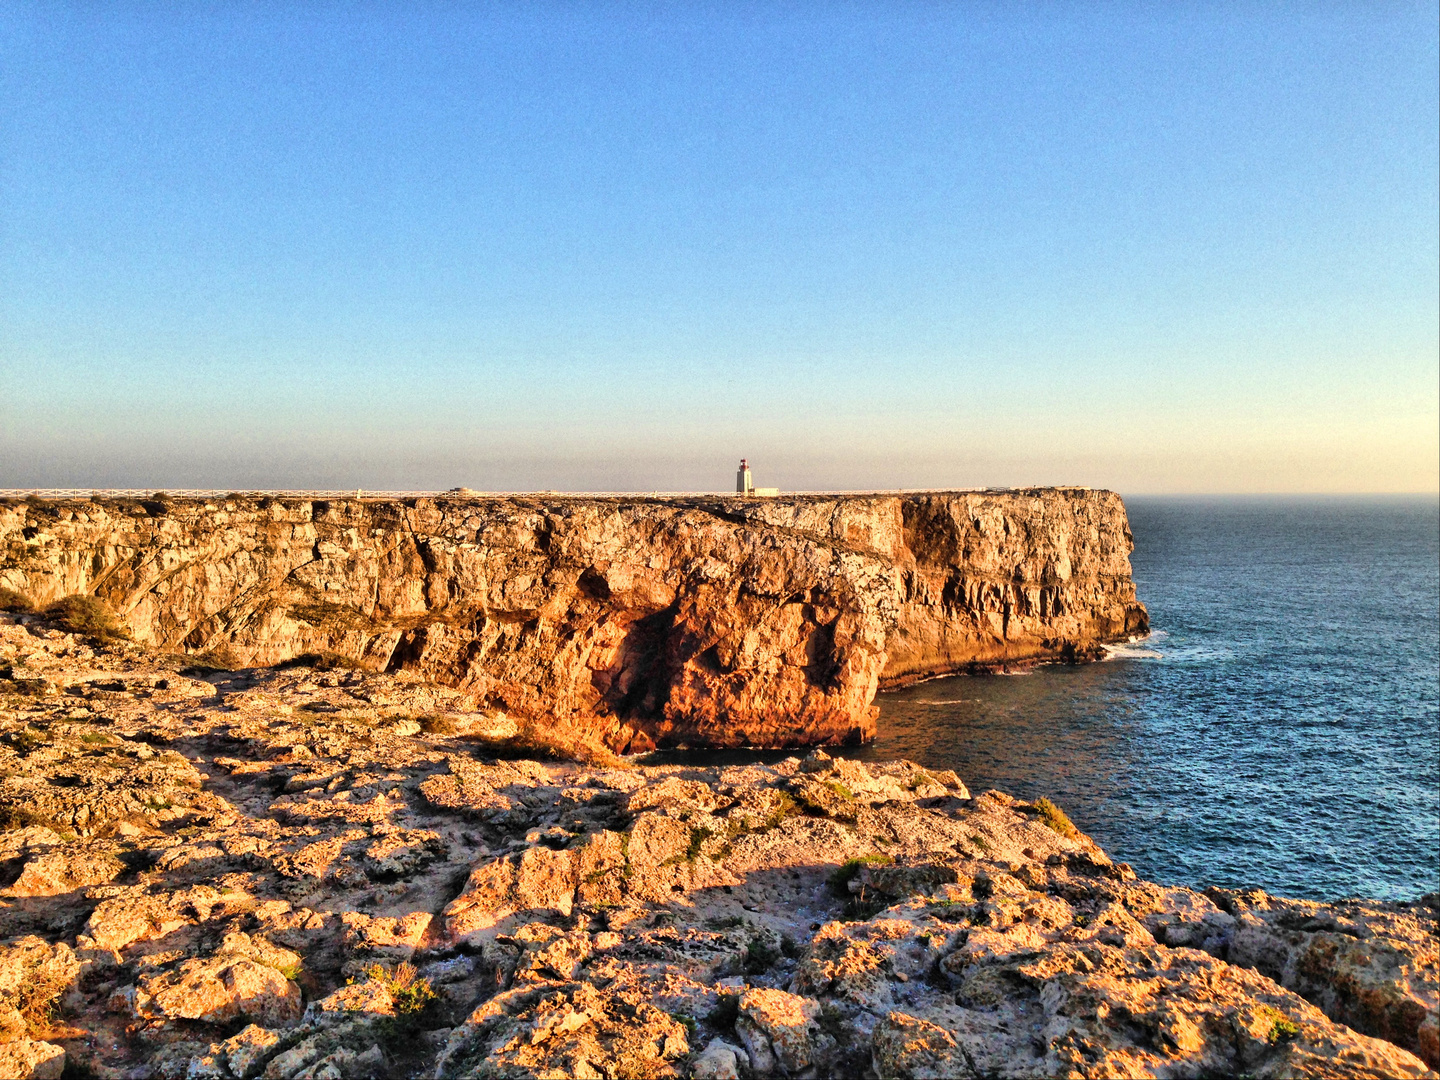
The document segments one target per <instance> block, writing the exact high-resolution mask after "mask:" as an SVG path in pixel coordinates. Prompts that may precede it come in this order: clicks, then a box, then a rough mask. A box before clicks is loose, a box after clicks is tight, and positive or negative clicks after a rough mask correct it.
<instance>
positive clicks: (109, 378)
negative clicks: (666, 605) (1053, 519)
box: [0, 0, 1440, 496]
mask: <svg viewBox="0 0 1440 1080" xmlns="http://www.w3.org/2000/svg"><path fill="white" fill-rule="evenodd" d="M1437 65H1440V28H1437V19H1436V8H1435V5H1434V4H1433V3H1431V4H1425V3H1409V4H1405V3H1402V4H1393V5H1387V6H1384V7H1375V8H1359V7H1347V6H1333V7H1325V8H1302V7H1294V8H1281V7H1268V6H1259V5H1257V6H1253V7H1225V8H1205V7H1202V6H1173V7H1163V6H1162V7H1153V6H1148V7H1147V6H1138V5H1137V6H1123V5H1111V6H1104V7H1102V6H1094V7H1085V8H1065V7H1060V6H1051V7H1027V8H1019V7H1015V8H1011V7H1004V6H983V5H966V6H941V5H933V6H932V5H926V4H920V3H916V4H910V5H885V6H881V5H874V6H870V7H866V6H860V5H856V6H848V7H839V6H831V5H807V4H763V3H756V4H740V5H728V6H712V5H706V4H698V3H697V4H679V5H673V6H659V7H644V8H641V7H629V6H613V5H605V4H594V3H591V4H584V3H581V4H569V5H563V6H561V5H555V6H545V5H531V6H523V7H522V6H519V5H513V6H506V5H496V6H492V7H486V8H463V7H457V6H449V5H433V6H426V5H410V6H401V5H389V4H383V3H381V4H373V5H365V6H362V7H355V8H352V7H347V6H341V5H329V4H316V5H303V6H296V7H283V6H264V5H246V6H241V5H234V6H226V5H211V6H194V7H182V6H174V7H170V6H167V7H163V8H159V7H149V6H141V5H128V6H127V5H123V4H122V5H112V6H105V7H97V6H93V5H82V4H64V3H59V4H51V5H32V4H23V3H15V2H8V0H0V487H3V488H22V487H70V486H75V487H125V488H146V489H150V490H158V489H167V488H214V489H249V488H260V487H265V488H324V489H351V488H356V487H359V488H364V489H375V490H382V489H418V490H443V489H445V488H450V487H455V486H467V487H471V488H475V489H477V490H546V489H550V490H573V491H580V490H595V491H623V490H634V491H660V490H726V489H728V488H729V487H730V486H732V484H733V474H734V467H735V462H736V461H737V460H738V459H739V458H740V457H746V458H748V459H749V460H750V462H751V464H752V466H753V467H754V469H755V471H756V482H757V483H758V484H762V485H766V486H778V487H780V488H782V489H784V490H790V491H798V490H804V489H826V490H834V489H895V488H921V487H978V486H1013V487H1019V486H1026V485H1032V484H1034V485H1049V484H1078V485H1084V486H1091V487H1103V488H1111V489H1114V490H1117V491H1120V492H1122V493H1124V494H1126V495H1127V496H1128V495H1137V496H1138V495H1161V494H1250V493H1276V494H1308V493H1337V494H1339V493H1354V494H1362V493H1382V492H1383V493H1397V494H1399V493H1418V494H1426V495H1429V494H1433V493H1435V492H1440V85H1437Z"/></svg>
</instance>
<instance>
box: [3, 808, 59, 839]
mask: <svg viewBox="0 0 1440 1080" xmlns="http://www.w3.org/2000/svg"><path fill="white" fill-rule="evenodd" d="M31 825H44V826H46V827H47V828H54V827H55V822H53V821H51V820H50V819H49V818H48V817H46V816H45V815H44V814H40V813H36V812H35V811H34V810H31V809H29V808H28V807H24V806H16V805H15V804H14V803H7V804H6V805H4V806H0V832H11V831H12V830H15V829H28V828H29V827H30V826H31Z"/></svg>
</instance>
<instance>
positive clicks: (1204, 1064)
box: [0, 616, 1440, 1080]
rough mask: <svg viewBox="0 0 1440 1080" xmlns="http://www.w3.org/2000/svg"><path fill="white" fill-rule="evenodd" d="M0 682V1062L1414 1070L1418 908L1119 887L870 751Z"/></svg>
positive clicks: (72, 1069) (1116, 869)
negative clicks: (871, 759) (774, 759)
mask: <svg viewBox="0 0 1440 1080" xmlns="http://www.w3.org/2000/svg"><path fill="white" fill-rule="evenodd" d="M0 666H3V667H8V669H9V670H10V672H11V673H12V676H13V674H14V673H15V672H16V671H17V670H23V671H24V672H25V675H24V677H22V678H20V679H16V678H13V677H12V678H0V884H7V883H8V884H7V887H6V889H5V891H4V893H3V894H0V1075H5V1076H9V1075H18V1076H52V1077H53V1076H59V1075H60V1074H61V1072H62V1070H68V1071H67V1075H68V1074H70V1073H73V1074H74V1075H95V1076H103V1077H115V1078H120V1077H134V1078H137V1080H138V1078H141V1077H143V1078H146V1080H151V1078H158V1080H180V1078H182V1077H184V1078H201V1077H207V1078H213V1080H249V1078H254V1077H266V1078H270V1080H302V1078H317V1077H345V1078H351V1077H355V1078H363V1077H374V1078H389V1077H415V1078H420V1077H425V1078H435V1080H460V1078H472V1077H474V1078H478V1077H501V1076H510V1077H524V1076H554V1077H577V1078H578V1077H595V1076H602V1077H627V1078H628V1077H634V1076H649V1077H677V1078H678V1077H687V1076H688V1077H696V1078H709V1080H721V1078H730V1080H741V1078H744V1080H756V1078H761V1077H767V1078H768V1077H816V1078H819V1077H832V1076H833V1077H851V1076H874V1077H877V1078H882V1080H892V1078H893V1080H900V1078H917V1077H952V1076H954V1077H981V1076H993V1075H1005V1076H1012V1077H1052V1076H1060V1077H1075V1078H1081V1077H1093V1076H1147V1077H1176V1076H1242V1075H1243V1076H1259V1077H1267V1076H1269V1077H1328V1076H1336V1075H1343V1076H1347V1077H1362V1078H1363V1077H1375V1078H1379V1077H1432V1078H1433V1077H1434V1076H1435V1073H1434V1072H1433V1071H1432V1070H1433V1068H1434V1065H1435V1064H1436V1056H1435V1049H1434V1042H1433V1038H1431V1037H1430V1035H1429V1034H1428V1033H1433V1031H1434V1030H1435V1017H1436V1010H1437V1006H1440V966H1437V948H1436V940H1437V931H1440V897H1435V896H1431V897H1427V898H1425V899H1424V900H1422V901H1420V902H1417V903H1378V902H1372V901H1345V902H1341V903H1335V904H1320V903H1313V902H1307V901H1295V900H1283V899H1279V898H1276V897H1270V896H1267V895H1265V894H1263V893H1259V892H1256V891H1248V892H1235V891H1227V890H1219V889H1215V890H1210V891H1208V892H1205V893H1201V892H1196V891H1193V890H1191V889H1187V888H1175V887H1165V886H1161V885H1157V884H1154V883H1151V882H1146V881H1143V880H1139V879H1137V876H1136V874H1135V873H1134V871H1133V870H1132V869H1131V868H1130V867H1128V866H1126V865H1124V864H1122V863H1116V862H1114V861H1112V860H1111V859H1110V858H1109V857H1108V856H1107V855H1106V853H1105V852H1104V851H1102V850H1101V849H1100V848H1099V847H1098V846H1096V844H1095V843H1094V842H1093V841H1091V840H1090V839H1089V838H1088V837H1086V836H1084V835H1083V834H1081V833H1079V832H1078V831H1076V830H1075V829H1074V827H1073V826H1072V825H1070V824H1069V823H1068V822H1067V821H1066V820H1065V819H1064V817H1063V815H1060V814H1057V813H1056V811H1055V810H1054V808H1053V807H1051V806H1049V805H1047V804H1042V803H1037V804H1031V803H1027V802H1024V801H1021V800H1017V799H1014V798H1012V797H1010V796H1007V795H1005V794H1003V793H1000V792H985V793H980V794H972V793H971V792H970V791H969V790H967V789H966V786H965V784H964V783H963V782H962V780H961V778H959V777H958V776H956V775H955V774H954V773H951V772H948V771H940V770H932V769H924V768H921V767H920V766H918V765H916V764H914V763H911V762H906V761H894V762H884V763H865V764H862V763H859V762H855V761H850V760H847V759H845V758H840V757H833V758H832V757H830V756H827V755H826V754H825V753H824V752H823V751H816V752H813V753H811V754H809V755H808V756H807V757H805V758H803V759H800V758H795V757H792V758H788V759H786V760H784V761H781V762H778V763H776V764H773V765H755V764H751V765H733V766H727V767H713V768H698V767H685V766H665V767H637V766H629V767H627V766H624V764H623V763H617V762H613V761H611V762H609V763H605V762H600V763H597V764H581V763H577V762H572V761H536V760H527V759H523V758H522V759H516V758H503V757H498V756H497V754H498V753H499V752H500V751H501V750H513V749H514V746H513V744H512V743H511V742H510V741H509V740H510V739H511V737H512V736H511V734H510V733H512V732H513V731H514V724H513V723H511V722H510V721H508V720H507V719H504V718H500V717H497V716H494V715H489V714H484V713H477V712H470V711H467V710H468V709H469V707H470V706H471V705H472V704H473V702H471V701H470V700H469V699H468V697H467V696H466V695H465V694H464V693H463V692H461V691H458V690H454V689H447V688H439V687H433V686H428V685H425V684H421V683H416V682H412V681H408V680H404V679H400V678H397V677H396V676H395V675H390V674H384V673H364V672H357V671H336V670H329V671H326V670H316V669H312V668H308V667H289V668H284V669H278V670H276V669H263V670H252V671H245V672H216V673H211V674H209V675H207V676H205V677H204V678H200V677H198V676H195V675H182V674H180V673H179V672H178V671H177V670H176V668H177V667H178V666H179V664H178V663H177V662H175V661H173V660H171V661H166V660H165V659H163V658H156V657H154V656H151V655H148V654H147V653H146V651H145V650H143V649H141V648H139V647H138V646H135V645H133V644H125V643H121V644H117V645H113V646H109V647H106V648H103V649H99V648H96V647H95V646H94V645H93V644H92V643H88V642H87V641H85V640H84V639H82V638H79V637H77V636H75V635H72V634H66V633H62V632H60V631H58V630H56V629H53V628H50V627H48V626H47V625H46V624H45V623H44V622H43V621H42V620H39V619H36V618H32V617H24V618H17V617H14V616H0ZM89 770H94V772H95V773H96V775H98V776H101V777H104V778H107V783H104V784H93V785H86V784H79V783H76V782H75V778H76V777H77V776H80V775H83V774H84V773H86V772H87V771H89ZM47 791H50V792H53V794H46V793H47ZM21 882H30V883H31V884H30V885H28V886H26V887H23V888H19V887H17V886H18V885H19V884H20V883H21ZM1417 1055H1418V1056H1417ZM1427 1061H1428V1065H1427Z"/></svg>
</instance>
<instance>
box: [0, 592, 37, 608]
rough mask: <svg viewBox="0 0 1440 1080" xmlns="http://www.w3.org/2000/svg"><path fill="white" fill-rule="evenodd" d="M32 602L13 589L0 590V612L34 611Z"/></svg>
mask: <svg viewBox="0 0 1440 1080" xmlns="http://www.w3.org/2000/svg"><path fill="white" fill-rule="evenodd" d="M34 610H35V604H34V602H33V601H32V600H31V599H30V598H29V597H28V596H26V595H25V594H24V593H22V592H18V591H16V590H15V589H5V588H0V611H34Z"/></svg>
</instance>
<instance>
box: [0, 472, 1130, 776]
mask: <svg viewBox="0 0 1440 1080" xmlns="http://www.w3.org/2000/svg"><path fill="white" fill-rule="evenodd" d="M1131 548H1132V541H1131V535H1130V528H1129V524H1128V521H1127V519H1126V515H1125V508H1124V504H1123V503H1122V502H1121V500H1120V497H1119V496H1118V495H1116V494H1114V493H1113V492H1108V491H1094V490H1090V489H1084V488H1040V489H1033V490H1023V491H1006V492H992V491H987V492H934V493H920V494H908V495H899V496H888V495H873V496H862V495H855V496H821V495H810V496H804V495H797V496H788V497H782V498H776V499H771V498H766V499H744V498H726V497H680V496H676V497H665V498H660V497H654V498H643V497H636V498H593V497H578V496H577V497H567V496H541V495H537V496H534V497H528V498H499V497H497V498H469V497H461V496H455V497H451V498H412V499H404V500H395V499H332V500H313V499H312V500H307V499H295V498H279V497H265V496H244V495H234V496H227V497H224V498H215V499H168V498H155V499H146V500H135V499H105V498H98V497H97V498H93V499H83V500H82V499H71V500H55V501H46V500H39V499H30V500H25V501H22V500H18V499H16V500H9V501H0V550H3V552H4V556H3V559H0V588H9V589H11V590H14V591H16V592H18V593H21V594H23V595H25V596H27V597H29V598H30V600H32V601H33V602H35V603H36V604H39V605H45V604H48V603H52V602H54V601H57V600H59V599H61V598H63V597H66V596H70V595H76V594H78V595H88V596H94V597H98V598H99V599H101V600H103V601H104V602H105V603H106V604H108V605H109V607H110V608H112V609H113V610H114V611H116V612H118V613H119V614H120V616H121V617H122V619H123V621H124V623H125V625H126V626H127V627H128V629H129V631H130V633H132V634H133V635H134V638H135V640H136V641H137V642H140V643H143V644H146V645H149V646H151V647H152V648H155V649H158V650H162V651H167V652H181V653H186V654H189V655H193V656H196V657H199V658H208V659H210V660H211V661H212V662H214V663H219V664H226V665H230V666H238V665H247V666H255V665H274V664H277V663H283V662H287V661H292V660H294V659H296V658H298V657H302V656H305V655H320V656H335V657H339V658H341V659H343V660H344V661H345V662H346V663H348V664H351V665H354V666H356V667H358V668H360V669H362V670H368V671H374V672H390V673H408V674H413V675H416V676H419V677H421V678H424V679H426V680H428V681H430V682H433V683H438V684H442V685H446V686H450V687H454V688H456V689H458V690H461V691H463V692H465V693H466V694H467V695H468V696H469V698H470V700H471V701H472V703H473V707H475V708H488V709H492V710H503V711H505V712H507V713H508V714H510V715H512V716H520V717H528V718H531V719H535V720H537V721H538V720H543V721H544V722H547V723H553V724H559V725H563V726H566V727H569V728H572V729H575V730H577V731H584V732H588V733H590V734H592V735H594V736H595V737H597V738H600V739H603V740H604V741H605V742H606V744H607V745H609V746H610V747H611V748H612V749H614V750H616V751H620V752H630V753H634V752H639V751H643V750H646V749H650V748H653V747H655V746H657V745H658V746H745V745H748V746H807V745H817V744H818V745H832V744H842V743H849V742H863V741H866V740H868V739H871V738H873V737H874V733H875V715H876V710H875V708H874V705H873V699H874V696H875V693H876V691H877V689H879V688H881V687H886V686H895V685H900V684H902V683H904V682H906V681H913V680H915V679H919V678H927V677H931V676H934V675H939V674H946V673H951V672H956V671H966V670H979V669H986V668H991V669H993V668H997V667H1008V666H1016V665H1025V664H1032V663H1036V662H1042V661H1052V660H1059V661H1077V660H1084V659H1093V658H1095V657H1096V656H1097V655H1098V654H1099V653H1100V651H1101V646H1102V645H1103V644H1105V643H1107V642H1114V641H1122V640H1125V639H1127V638H1130V637H1132V636H1134V635H1137V634H1141V633H1144V632H1145V631H1146V629H1147V627H1148V620H1147V616H1146V612H1145V608H1144V606H1143V605H1142V604H1140V603H1139V601H1138V600H1137V599H1136V596H1135V587H1134V584H1133V582H1132V581H1131V577H1130V563H1129V554H1130V551H1131Z"/></svg>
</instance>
